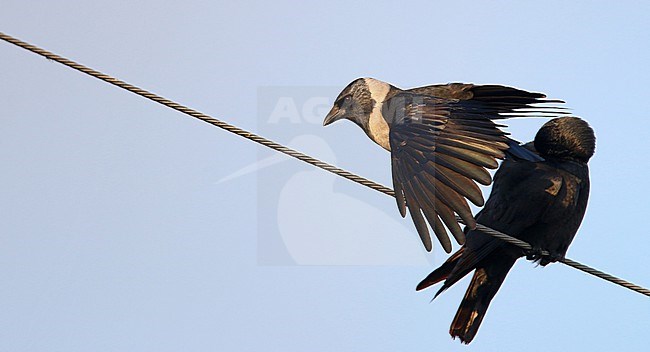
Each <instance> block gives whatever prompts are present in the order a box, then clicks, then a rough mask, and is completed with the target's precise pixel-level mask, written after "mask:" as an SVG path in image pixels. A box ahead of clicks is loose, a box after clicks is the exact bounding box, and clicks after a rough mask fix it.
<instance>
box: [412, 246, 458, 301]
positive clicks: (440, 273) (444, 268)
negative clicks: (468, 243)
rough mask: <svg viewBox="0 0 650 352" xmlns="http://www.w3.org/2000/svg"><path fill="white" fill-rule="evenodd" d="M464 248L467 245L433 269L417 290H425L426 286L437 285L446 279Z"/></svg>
mask: <svg viewBox="0 0 650 352" xmlns="http://www.w3.org/2000/svg"><path fill="white" fill-rule="evenodd" d="M464 250H465V247H462V248H461V249H460V250H458V252H456V253H454V254H452V255H451V256H450V257H449V259H447V261H445V262H444V263H443V264H442V265H441V266H440V267H439V268H438V269H436V270H434V271H432V272H431V274H429V275H428V276H427V277H425V278H424V280H422V281H421V282H420V283H419V284H418V286H417V287H416V288H415V289H416V290H417V291H420V290H424V289H425V288H427V287H429V286H432V285H435V284H437V283H438V282H440V281H442V280H446V279H447V277H449V274H451V272H452V271H453V270H454V268H455V267H456V264H457V263H458V260H459V259H460V257H461V255H462V254H463V251H464Z"/></svg>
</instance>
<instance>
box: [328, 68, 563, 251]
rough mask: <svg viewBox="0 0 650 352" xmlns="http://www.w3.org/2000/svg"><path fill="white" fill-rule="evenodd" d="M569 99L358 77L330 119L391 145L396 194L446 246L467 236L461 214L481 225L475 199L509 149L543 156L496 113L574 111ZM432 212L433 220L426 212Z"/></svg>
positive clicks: (424, 236)
mask: <svg viewBox="0 0 650 352" xmlns="http://www.w3.org/2000/svg"><path fill="white" fill-rule="evenodd" d="M562 103H564V102H563V101H561V100H551V99H546V95H544V94H541V93H532V92H528V91H525V90H521V89H518V88H513V87H507V86H501V85H475V84H471V83H448V84H438V85H429V86H424V87H418V88H412V89H407V90H403V89H400V88H397V87H395V86H393V85H391V84H389V83H386V82H382V81H380V80H377V79H374V78H358V79H356V80H354V81H352V82H351V83H350V84H348V86H346V87H345V88H344V89H343V91H342V92H341V93H340V94H339V95H338V97H337V98H336V100H335V102H334V105H333V106H332V108H331V110H330V111H329V113H328V114H327V115H326V117H325V119H324V121H323V125H324V126H327V125H329V124H331V123H333V122H335V121H338V120H343V119H346V120H350V121H352V122H354V123H355V124H356V125H358V126H359V127H361V129H362V130H363V131H364V132H365V133H366V135H367V136H368V137H369V138H370V139H371V140H372V141H374V142H375V143H376V144H378V145H379V146H381V147H382V148H384V149H386V150H387V151H389V152H390V153H391V169H392V172H391V174H392V181H393V188H394V191H395V199H396V201H397V206H398V209H399V212H400V214H401V216H402V217H406V210H407V208H408V211H409V213H410V216H411V219H412V220H413V223H414V225H415V228H416V230H417V232H418V235H419V236H420V239H421V241H422V243H423V245H424V247H425V249H426V250H427V251H431V250H432V247H433V246H432V242H431V237H430V234H429V229H428V226H427V224H429V225H430V226H431V228H432V229H433V232H434V234H435V235H436V237H437V238H438V241H439V242H440V244H441V246H442V248H443V249H444V250H445V252H447V253H451V250H452V243H451V240H450V238H449V235H448V233H447V230H446V229H445V226H446V227H447V228H448V229H449V231H450V232H451V234H452V235H453V236H454V238H455V240H456V242H457V243H458V244H460V245H462V244H464V243H465V233H464V232H463V230H462V229H461V226H460V224H459V221H458V220H457V219H456V214H457V215H458V216H459V217H460V219H462V222H463V223H464V224H465V225H466V226H469V228H475V227H476V221H475V219H474V217H473V215H472V212H471V210H470V207H469V205H468V203H467V200H469V201H471V202H472V203H473V204H474V205H476V206H479V207H480V206H483V205H484V203H485V201H484V199H483V194H482V193H481V190H480V188H479V186H478V185H477V183H479V184H482V185H485V186H488V185H490V184H491V182H492V177H491V175H490V173H489V172H488V171H487V169H496V168H497V167H498V162H497V159H503V158H504V157H505V153H506V152H508V153H510V154H513V155H516V156H518V157H520V158H523V159H527V160H530V161H539V160H541V158H540V157H539V156H538V155H537V154H535V153H532V152H530V151H529V150H528V149H526V148H523V147H522V146H521V145H520V144H519V142H517V141H515V140H513V139H511V138H509V137H508V134H507V133H506V132H504V131H503V130H501V128H502V127H505V126H504V125H499V124H497V123H495V122H494V120H500V119H507V118H512V117H523V116H544V117H549V118H551V117H557V116H562V115H564V114H566V111H565V108H564V107H562V106H558V104H562ZM425 219H426V220H425Z"/></svg>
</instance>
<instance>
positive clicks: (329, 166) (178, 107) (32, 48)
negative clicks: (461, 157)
mask: <svg viewBox="0 0 650 352" xmlns="http://www.w3.org/2000/svg"><path fill="white" fill-rule="evenodd" d="M0 39H2V40H4V41H6V42H8V43H11V44H14V45H16V46H18V47H20V48H23V49H25V50H28V51H31V52H33V53H35V54H38V55H41V56H43V57H45V58H47V59H49V60H52V61H56V62H58V63H60V64H62V65H65V66H68V67H70V68H72V69H75V70H77V71H81V72H83V73H85V74H87V75H89V76H92V77H95V78H97V79H100V80H102V81H104V82H107V83H110V84H112V85H115V86H117V87H120V88H122V89H125V90H128V91H129V92H132V93H134V94H137V95H139V96H142V97H144V98H147V99H150V100H153V101H155V102H156V103H159V104H161V105H164V106H166V107H169V108H172V109H174V110H177V111H180V112H182V113H184V114H186V115H189V116H192V117H194V118H196V119H199V120H201V121H204V122H207V123H209V124H211V125H213V126H216V127H219V128H222V129H224V130H226V131H228V132H231V133H234V134H236V135H238V136H240V137H243V138H246V139H248V140H251V141H253V142H256V143H259V144H261V145H263V146H265V147H269V148H271V149H273V150H275V151H278V152H280V153H284V154H286V155H289V156H291V157H294V158H296V159H298V160H301V161H304V162H306V163H308V164H311V165H313V166H316V167H318V168H321V169H323V170H326V171H329V172H331V173H333V174H335V175H338V176H341V177H343V178H346V179H348V180H350V181H353V182H356V183H359V184H361V185H364V186H366V187H368V188H371V189H374V190H375V191H379V192H381V193H384V194H386V195H389V196H391V197H394V196H395V193H394V192H393V190H392V189H391V188H389V187H386V186H384V185H382V184H379V183H377V182H374V181H372V180H369V179H367V178H365V177H361V176H358V175H355V174H353V173H351V172H349V171H346V170H343V169H341V168H339V167H336V166H334V165H332V164H328V163H326V162H323V161H321V160H318V159H316V158H314V157H311V156H309V155H307V154H304V153H301V152H299V151H297V150H295V149H291V148H289V147H286V146H284V145H282V144H279V143H277V142H274V141H272V140H270V139H267V138H264V137H262V136H260V135H257V134H255V133H252V132H249V131H246V130H244V129H241V128H239V127H237V126H234V125H231V124H229V123H227V122H225V121H222V120H218V119H215V118H214V117H212V116H209V115H206V114H204V113H202V112H199V111H197V110H194V109H191V108H189V107H187V106H184V105H181V104H179V103H176V102H174V101H172V100H169V99H167V98H164V97H162V96H160V95H157V94H154V93H152V92H150V91H147V90H145V89H142V88H139V87H137V86H134V85H132V84H129V83H126V82H124V81H122V80H119V79H117V78H115V77H112V76H109V75H107V74H105V73H102V72H99V71H97V70H94V69H92V68H90V67H88V66H84V65H82V64H80V63H77V62H75V61H72V60H70V59H67V58H65V57H62V56H59V55H56V54H54V53H52V52H50V51H47V50H45V49H42V48H40V47H37V46H35V45H32V44H29V43H26V42H24V41H22V40H20V39H18V38H15V37H12V36H10V35H8V34H5V33H3V32H0ZM476 227H477V228H478V229H479V230H481V231H482V232H484V233H486V234H488V235H491V236H493V237H495V238H498V239H500V240H503V241H506V242H508V243H511V244H513V245H515V246H518V247H520V248H522V249H524V250H530V249H532V247H531V245H530V244H528V243H526V242H524V241H522V240H519V239H517V238H514V237H512V236H508V235H506V234H504V233H502V232H499V231H496V230H494V229H491V228H489V227H487V226H483V225H481V224H477V226H476ZM541 254H542V255H549V253H548V252H547V251H542V252H541ZM560 262H562V263H564V264H566V265H568V266H570V267H573V268H575V269H578V270H581V271H583V272H585V273H587V274H591V275H593V276H596V277H599V278H601V279H603V280H606V281H609V282H611V283H614V284H617V285H620V286H623V287H625V288H627V289H630V290H632V291H635V292H638V293H640V294H642V295H645V296H648V297H650V290H648V289H646V288H643V287H641V286H638V285H635V284H633V283H631V282H629V281H626V280H623V279H621V278H618V277H616V276H613V275H610V274H607V273H605V272H602V271H600V270H598V269H595V268H592V267H590V266H587V265H584V264H581V263H579V262H576V261H574V260H571V259H568V258H564V259H561V260H560Z"/></svg>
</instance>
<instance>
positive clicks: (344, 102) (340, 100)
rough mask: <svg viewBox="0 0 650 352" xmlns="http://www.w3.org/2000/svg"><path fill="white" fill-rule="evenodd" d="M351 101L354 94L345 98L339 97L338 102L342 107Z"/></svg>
mask: <svg viewBox="0 0 650 352" xmlns="http://www.w3.org/2000/svg"><path fill="white" fill-rule="evenodd" d="M350 101H352V96H351V95H346V96H344V97H343V98H341V99H339V101H338V102H337V104H338V106H339V107H342V106H343V105H347V104H349V103H350Z"/></svg>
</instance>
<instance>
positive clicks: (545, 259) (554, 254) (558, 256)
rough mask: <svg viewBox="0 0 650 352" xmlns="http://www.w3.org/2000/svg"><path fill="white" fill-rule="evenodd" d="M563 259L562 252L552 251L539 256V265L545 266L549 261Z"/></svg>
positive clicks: (553, 261)
mask: <svg viewBox="0 0 650 352" xmlns="http://www.w3.org/2000/svg"><path fill="white" fill-rule="evenodd" d="M562 259H564V254H561V253H558V252H552V253H550V254H549V255H545V256H543V257H542V258H541V260H540V261H539V265H541V266H547V265H548V264H550V263H555V262H558V261H560V260H562Z"/></svg>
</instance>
